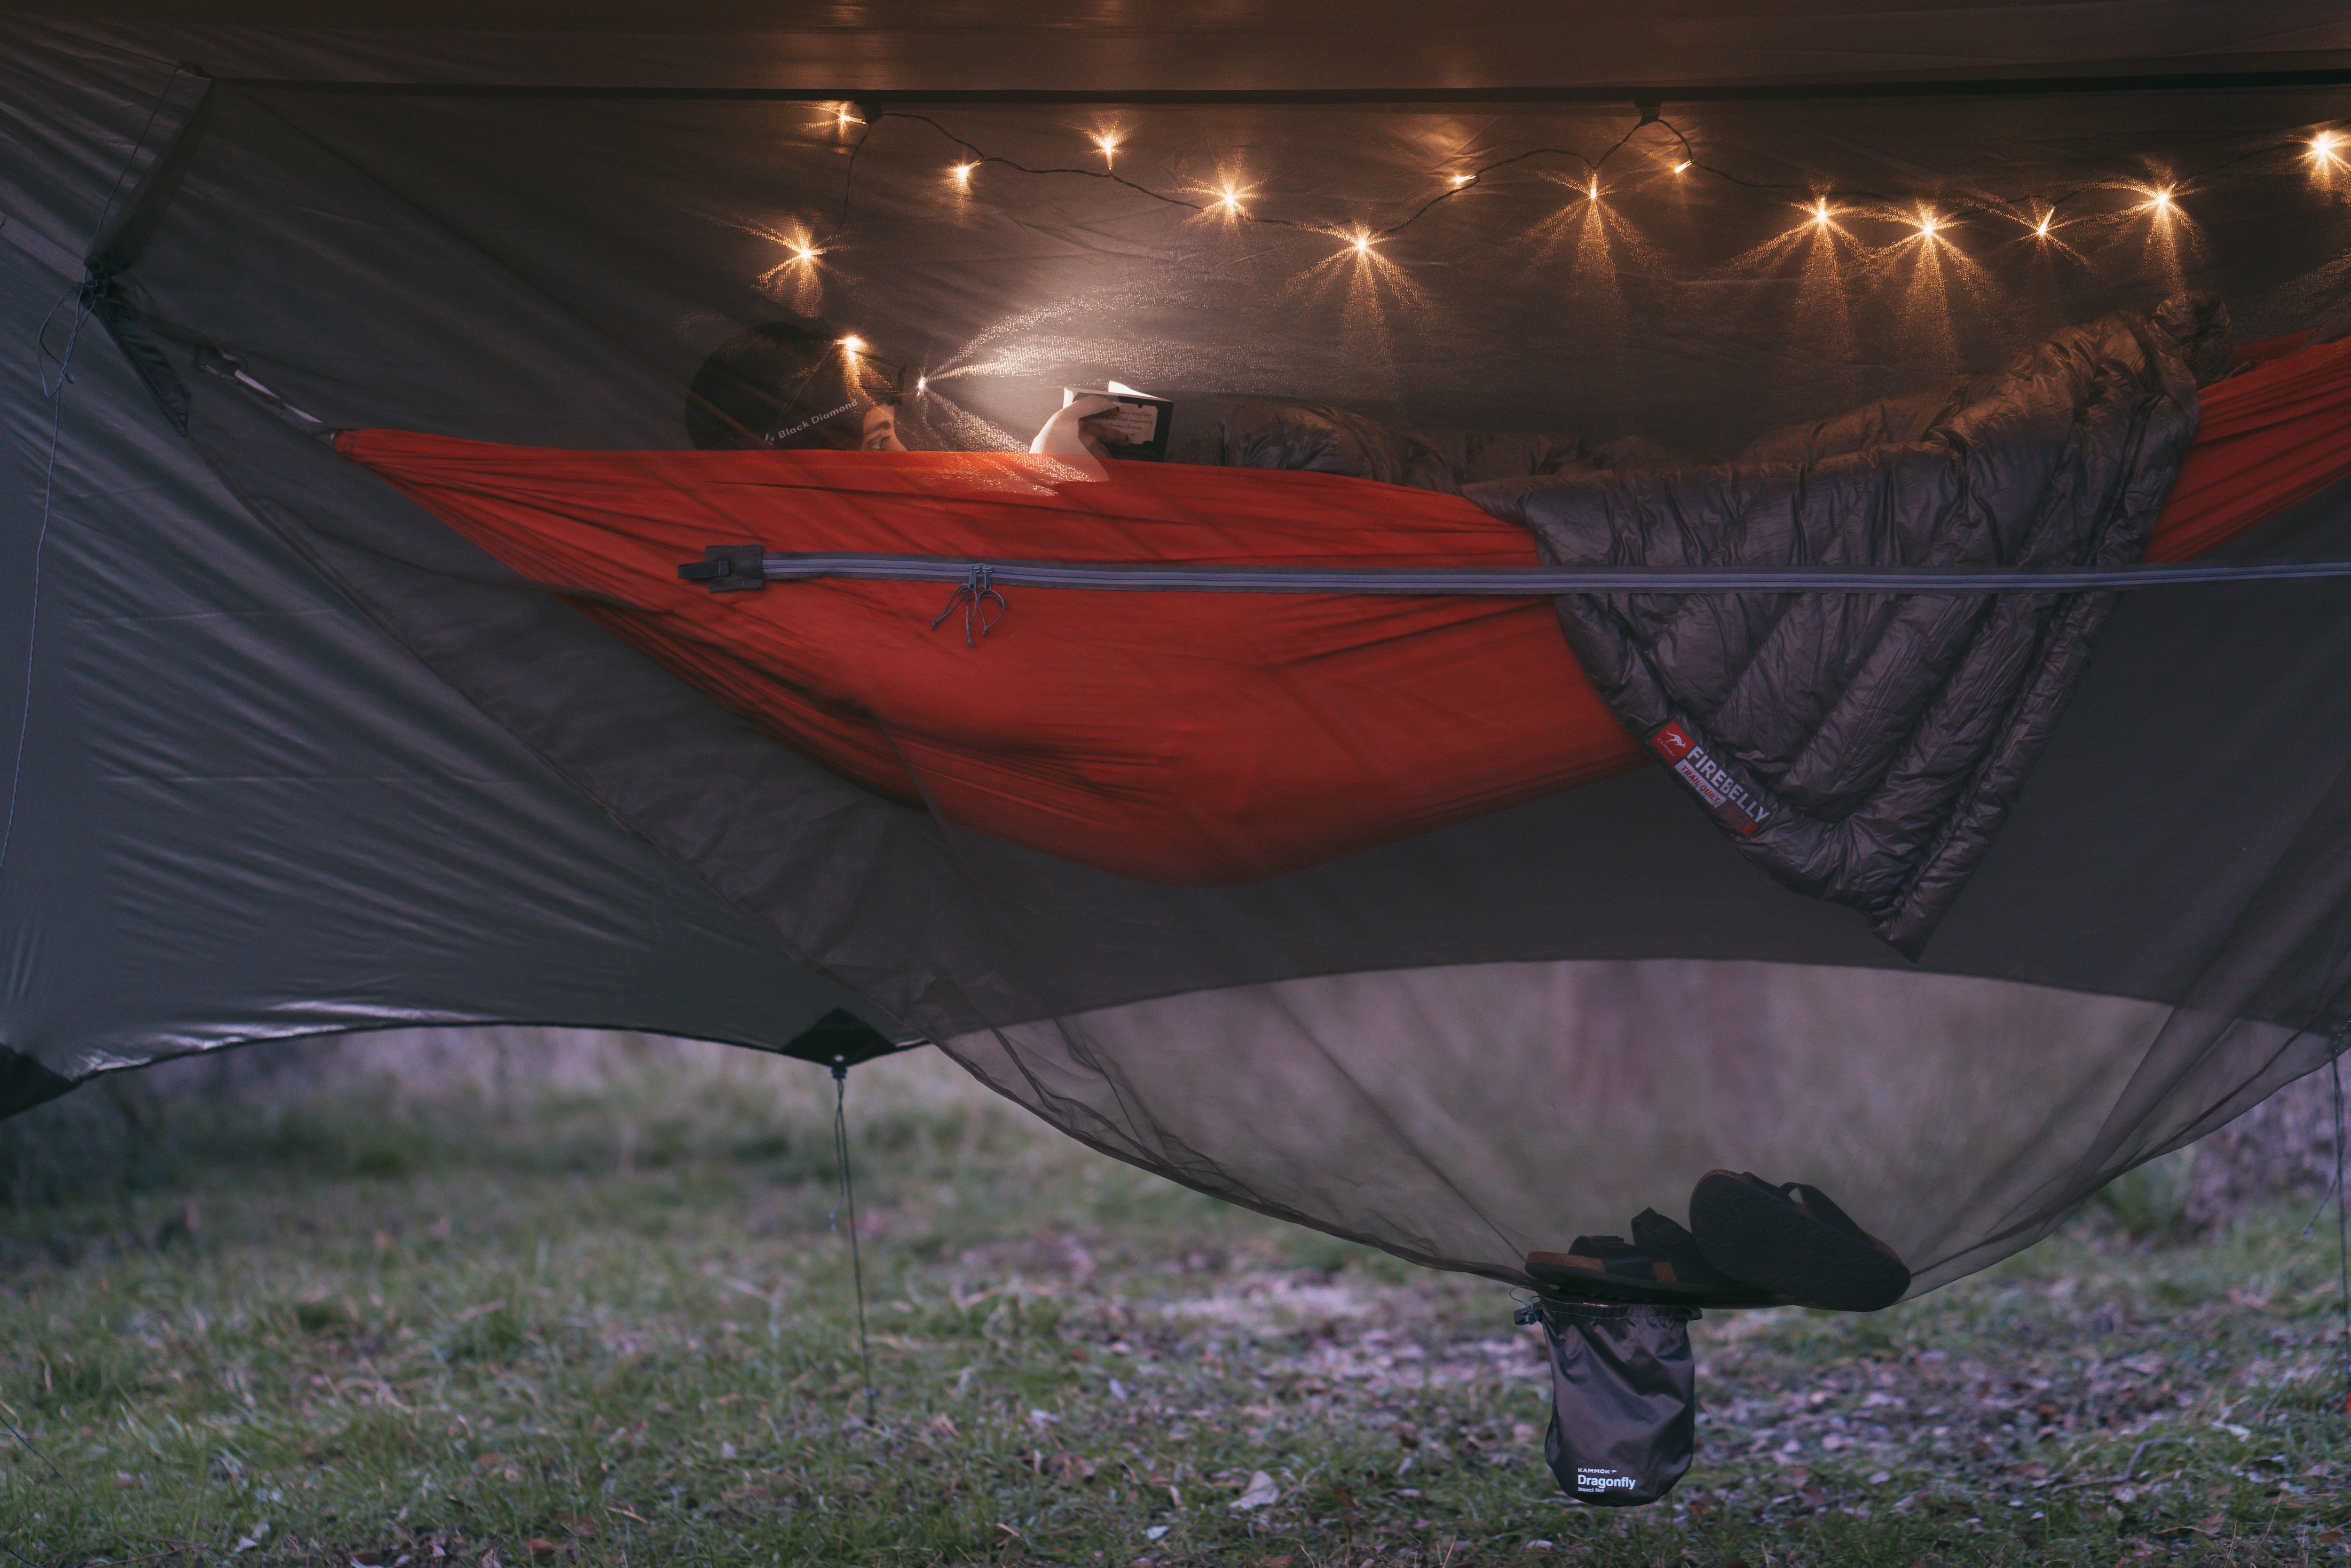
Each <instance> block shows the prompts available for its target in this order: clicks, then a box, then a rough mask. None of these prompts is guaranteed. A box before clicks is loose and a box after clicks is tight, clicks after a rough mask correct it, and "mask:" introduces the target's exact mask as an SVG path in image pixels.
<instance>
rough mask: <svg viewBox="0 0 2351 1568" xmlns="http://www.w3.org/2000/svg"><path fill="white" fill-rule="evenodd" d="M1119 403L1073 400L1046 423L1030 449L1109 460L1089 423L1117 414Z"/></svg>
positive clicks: (1103, 398)
mask: <svg viewBox="0 0 2351 1568" xmlns="http://www.w3.org/2000/svg"><path fill="white" fill-rule="evenodd" d="M1117 408H1118V404H1117V403H1115V402H1112V401H1111V400H1110V399H1109V398H1106V397H1081V398H1072V399H1071V400H1070V401H1069V402H1066V403H1064V404H1062V405H1061V411H1060V412H1059V413H1055V414H1054V415H1053V417H1052V418H1050V419H1049V420H1047V421H1046V422H1045V427H1044V428H1043V429H1042V430H1040V431H1039V432H1038V433H1037V439H1036V440H1034V441H1032V442H1030V443H1029V451H1031V452H1035V453H1040V454H1045V455H1051V456H1055V457H1107V456H1108V455H1110V454H1109V453H1108V452H1107V451H1106V450H1104V448H1103V446H1102V442H1101V441H1100V440H1099V439H1098V438H1097V437H1096V436H1095V434H1094V433H1093V432H1092V431H1091V430H1088V429H1087V428H1086V423H1085V422H1086V421H1088V420H1090V419H1093V418H1097V417H1099V416H1100V415H1102V414H1105V413H1114V412H1115V411H1116V410H1117Z"/></svg>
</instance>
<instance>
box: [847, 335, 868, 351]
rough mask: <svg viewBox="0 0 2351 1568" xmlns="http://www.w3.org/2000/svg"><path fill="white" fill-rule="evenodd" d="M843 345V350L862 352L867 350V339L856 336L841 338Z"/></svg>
mask: <svg viewBox="0 0 2351 1568" xmlns="http://www.w3.org/2000/svg"><path fill="white" fill-rule="evenodd" d="M841 350H842V351H843V352H846V353H852V354H862V353H863V352H864V351H865V340H864V339H862V338H859V337H854V336H852V337H847V338H843V339H842V340H841Z"/></svg>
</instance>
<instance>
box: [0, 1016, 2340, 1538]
mask: <svg viewBox="0 0 2351 1568" xmlns="http://www.w3.org/2000/svg"><path fill="white" fill-rule="evenodd" d="M639 1054H640V1057H641V1059H631V1060H627V1061H620V1062H619V1063H618V1064H617V1065H615V1066H613V1067H612V1068H611V1071H606V1072H604V1073H602V1074H601V1077H599V1078H598V1079H597V1080H596V1081H595V1082H588V1083H583V1084H576V1085H573V1086H571V1087H569V1088H562V1089H557V1090H550V1091H548V1092H529V1093H521V1094H516V1093H512V1092H507V1093H499V1092H489V1091H488V1090H486V1089H484V1088H483V1087H482V1086H480V1085H478V1084H476V1085H474V1086H471V1087H461V1088H460V1089H459V1090H455V1091H451V1092H444V1093H437V1094H413V1095H410V1096H408V1097H405V1098H403V1097H402V1095H401V1094H399V1093H396V1092H392V1091H391V1089H390V1088H389V1086H386V1085H381V1084H379V1085H373V1086H370V1085H368V1084H366V1083H364V1082H351V1083H345V1084H342V1085H340V1087H334V1086H330V1087H329V1088H328V1089H324V1090H318V1091H315V1092H303V1093H298V1094H290V1095H289V1094H279V1095H275V1096H273V1099H272V1102H271V1104H270V1106H269V1108H268V1109H266V1111H265V1110H263V1109H259V1108H256V1107H254V1106H252V1105H249V1104H242V1103H238V1102H235V1101H234V1100H232V1101H228V1102H225V1103H224V1102H220V1101H218V1100H204V1099H200V1098H196V1097H183V1098H182V1099H177V1100H175V1099H172V1098H170V1097H168V1096H149V1097H146V1098H143V1099H140V1100H138V1101H136V1102H135V1103H134V1102H129V1101H126V1102H122V1103H112V1102H109V1101H108V1100H107V1099H106V1098H105V1097H103V1096H97V1097H91V1098H89V1099H87V1100H83V1099H81V1097H75V1098H71V1099H68V1101H65V1102H60V1103H57V1105H55V1106H52V1107H48V1108H46V1109H45V1110H44V1111H42V1112H38V1113H34V1114H33V1115H32V1116H30V1117H27V1118H24V1119H20V1121H19V1122H17V1123H15V1124H6V1125H5V1129H4V1130H5V1137H0V1174H8V1175H9V1179H10V1180H12V1181H13V1182H14V1183H15V1184H16V1199H15V1201H14V1202H13V1203H11V1204H10V1205H9V1206H7V1207H0V1416H5V1421H6V1423H7V1425H8V1430H7V1431H6V1432H5V1433H0V1545H5V1549H6V1551H7V1552H9V1553H11V1554H12V1556H13V1559H14V1560H15V1561H17V1562H22V1563H35V1564H40V1565H42V1568H48V1565H50V1564H57V1563H94V1562H99V1561H106V1562H112V1563H129V1562H133V1561H138V1562H145V1563H159V1564H171V1563H186V1564H199V1563H202V1564H219V1563H238V1564H258V1563H332V1564H336V1565H338V1568H340V1565H341V1564H344V1563H351V1562H354V1561H356V1562H359V1563H384V1564H395V1563H412V1564H417V1565H423V1564H430V1563H460V1564H464V1565H465V1568H481V1565H483V1564H496V1565H497V1568H518V1565H520V1564H525V1563H566V1564H568V1563H611V1564H620V1563H637V1564H654V1563H723V1564H735V1563H761V1564H765V1563H824V1564H877V1565H878V1564H900V1563H905V1564H928V1563H991V1564H994V1563H1011V1562H1024V1561H1028V1562H1039V1563H1073V1564H1079V1563H1082V1564H1092V1563H1108V1564H1117V1565H1120V1568H1126V1565H1129V1564H1133V1563H1139V1562H1146V1561H1147V1562H1149V1563H1154V1564H1158V1565H1164V1568H1174V1565H1176V1564H1186V1563H1265V1564H1269V1565H1274V1568H1280V1565H1283V1564H1287V1565H1289V1568H1322V1565H1324V1564H1339V1563H1346V1564H1358V1563H1427V1564H1445V1565H1447V1568H1453V1565H1456V1564H1468V1563H1505V1562H1507V1563H1527V1564H1533V1563H1541V1562H1550V1561H1578V1562H1586V1561H1588V1562H1593V1563H1625V1564H1644V1565H1646V1564H1653V1563H1674V1564H1680V1563H1698V1564H1729V1563H1746V1564H1749V1565H1751V1568H1762V1565H1764V1564H1766V1563H1769V1564H1773V1565H1787V1564H1794V1563H1816V1564H1828V1563H1836V1564H1844V1563H1854V1564H1864V1565H1867V1564H1886V1565H1889V1568H1895V1565H1898V1568H1911V1565H1913V1564H1917V1563H1937V1564H1960V1563H2043V1562H2062V1563H2076V1562H2081V1563H2116V1562H2136V1561H2140V1560H2147V1561H2162V1562H2172V1561H2188V1562H2199V1563H2222V1562H2228V1563H2304V1562H2333V1561H2337V1560H2339V1559H2340V1558H2342V1557H2343V1556H2344V1555H2345V1554H2346V1547H2345V1545H2344V1543H2343V1531H2344V1529H2345V1526H2346V1521H2351V1490H2339V1489H2340V1487H2341V1483H2342V1481H2343V1479H2344V1477H2345V1475H2346V1471H2351V1449H2346V1443H2345V1428H2346V1417H2345V1413H2344V1403H2343V1384H2342V1375H2341V1372H2340V1370H2339V1364H2340V1357H2341V1354H2342V1350H2343V1346H2342V1343H2341V1341H2340V1339H2339V1337H2338V1333H2337V1329H2336V1323H2337V1321H2338V1319H2337V1313H2338V1311H2339V1308H2338V1304H2337V1300H2336V1294H2335V1291H2336V1275H2335V1250H2334V1247H2333V1235H2332V1229H2333V1228H2332V1223H2331V1219H2330V1221H2329V1222H2327V1223H2325V1224H2323V1225H2321V1226H2320V1227H2319V1228H2318V1229H2316V1230H2314V1231H2313V1232H2312V1233H2311V1235H2310V1237H2309V1238H2308V1239H2303V1238H2302V1237H2301V1236H2300V1235H2299V1234H2298V1232H2299V1231H2300V1230H2301V1228H2302V1224H2303V1221H2304V1219H2306V1218H2308V1217H2307V1214H2306V1213H2300V1214H2295V1215H2293V1216H2291V1217H2289V1216H2286V1215H2284V1214H2283V1213H2280V1214H2277V1215H2273V1216H2268V1217H2264V1218H2258V1219H2255V1220H2252V1221H2249V1222H2248V1223H2246V1224H2244V1225H2242V1226H2241V1227H2239V1228H2236V1229H2235V1230H2233V1231H2231V1232H2230V1233H2229V1234H2227V1235H2225V1236H2222V1237H2220V1238H2219V1239H2214V1240H2212V1241H2210V1242H2207V1243H2203V1244H2199V1245H2151V1244H2148V1243H2147V1242H2144V1241H2139V1240H2135V1239H2132V1237H2131V1235H2130V1231H2131V1229H2132V1228H2134V1224H2133V1223H2126V1219H2127V1218H2128V1217H2127V1216H2124V1215H2122V1214H2121V1213H2120V1212H2119V1211H2116V1212H2114V1213H2108V1214H2105V1215H2093V1216H2090V1217H2087V1218H2085V1219H2084V1220H2083V1221H2080V1222H2077V1223H2076V1224H2075V1225H2074V1226H2073V1227H2072V1228H2069V1229H2068V1230H2067V1231H2066V1232H2064V1234H2062V1235H2061V1236H2060V1237H2058V1238H2056V1239H2053V1241H2051V1242H2049V1243H2046V1244H2044V1245H2043V1246H2042V1247H2040V1248H2037V1249H2034V1250H2033V1251H2032V1252H2030V1253H2028V1254H2026V1255H2024V1256H2023V1257H2022V1258H2019V1259H2016V1260H2011V1262H2010V1263H2008V1264H2006V1265H2004V1266H2002V1267H2001V1268H1999V1269H1997V1270H1991V1272H1989V1273H1988V1274H1986V1275H1983V1276H1980V1277H1978V1278H1976V1279H1974V1280H1970V1281H1965V1282H1963V1283H1961V1284H1960V1285H1958V1286H1955V1287H1952V1288H1950V1289H1949V1290H1945V1291H1939V1292H1938V1293H1936V1294H1935V1295H1933V1296H1930V1297H1928V1298H1927V1299H1925V1300H1923V1301H1917V1302H1915V1303H1911V1304H1908V1305H1906V1306H1903V1307H1899V1308H1896V1309H1895V1310H1893V1311H1890V1312H1885V1313H1882V1314H1878V1315H1876V1316H1872V1317H1854V1318H1848V1317H1840V1316H1834V1315H1829V1314H1819V1313H1811V1312H1796V1311H1787V1312H1761V1313H1745V1314H1718V1315H1715V1316H1712V1317H1709V1318H1708V1320H1707V1321H1706V1322H1702V1323H1700V1324H1698V1325H1697V1326H1696V1329H1695V1331H1694V1333H1695V1338H1696V1340H1697V1343H1698V1354H1699V1358H1700V1388H1701V1392H1702V1395H1703V1397H1704V1398H1705V1401H1706V1405H1705V1411H1704V1414H1703V1416H1702V1417H1701V1422H1702V1424H1701V1427H1700V1428H1699V1431H1700V1452H1699V1456H1698V1462H1697V1464H1696V1465H1695V1467H1694V1468H1693V1469H1692V1470H1691V1472H1690V1474H1689V1476H1688V1477H1687V1479H1685V1480H1684V1482H1683V1483H1682V1486H1681V1487H1680V1489H1679V1490H1677V1492H1676V1493H1675V1494H1674V1496H1673V1497H1672V1498H1671V1499H1670V1500H1668V1501H1667V1503H1666V1504H1663V1505H1660V1506H1658V1507H1656V1508H1652V1509H1647V1510H1639V1511H1603V1510H1592V1509H1586V1508H1582V1507H1579V1506H1576V1505H1573V1504H1571V1503H1569V1502H1567V1501H1566V1500H1563V1499H1562V1497H1561V1495H1560V1493H1559V1491H1558V1489H1557V1487H1556V1485H1555V1483H1554V1482H1553V1481H1552V1479H1551V1477H1550V1475H1549V1473H1548V1472H1547V1470H1546V1469H1544V1466H1543V1463H1542V1458H1541V1426H1542V1422H1543V1419H1544V1416H1545V1414H1546V1412H1547V1398H1548V1394H1547V1385H1546V1383H1545V1379H1544V1372H1543V1366H1542V1363H1541V1356H1540V1351H1539V1345H1538V1343H1536V1342H1535V1341H1534V1340H1533V1339H1532V1337H1531V1331H1527V1330H1520V1329H1515V1328H1513V1327H1511V1326H1510V1306H1511V1301H1510V1297H1509V1293H1508V1292H1507V1291H1503V1290H1501V1289H1499V1287H1496V1286H1493V1285H1491V1284H1489V1283H1486V1282H1482V1281H1468V1280H1461V1279H1457V1278H1451V1277H1445V1276H1437V1275H1433V1274H1428V1273H1426V1272H1423V1271H1420V1270H1413V1269H1410V1268H1407V1267H1406V1266H1405V1265H1402V1264H1399V1263H1396V1262H1395V1261H1394V1260H1390V1259H1387V1258H1385V1257H1384V1256H1383V1255H1379V1254H1374V1253H1370V1252H1366V1251H1364V1250H1363V1249H1357V1248H1353V1247H1350V1246H1346V1245H1343V1244H1341V1243H1337V1242H1334V1241H1332V1240H1330V1239H1327V1238H1322V1237H1320V1236H1317V1235H1315V1234H1312V1233H1309V1232H1304V1231H1300V1230H1297V1229H1294V1228H1290V1227H1286V1226H1282V1225H1279V1224H1276V1223H1273V1222H1271V1221H1267V1220H1263V1219H1260V1218H1256V1217H1254V1216H1250V1215H1247V1214H1244V1213H1241V1212H1239V1211H1237V1210H1233V1209H1230V1208H1228V1207H1222V1206H1219V1205H1217V1204H1215V1203H1212V1202H1210V1201H1208V1200H1207V1199H1204V1198H1200V1197H1196V1196H1195V1195H1193V1194H1190V1193H1187V1192H1185V1191H1183V1190H1181V1189H1178V1188H1175V1187H1174V1186H1169V1185H1168V1184H1166V1183H1164V1182H1161V1181H1158V1180H1156V1179H1155V1178H1151V1177H1147V1176H1143V1175H1141V1174H1140V1173H1137V1172H1134V1171H1132V1170H1129V1169H1127V1168H1126V1167H1124V1166H1118V1165H1115V1164H1113V1163H1112V1162H1109V1161H1106V1160H1103V1159H1102V1158H1099V1157H1097V1156H1095V1155H1091V1154H1089V1153H1087V1152H1086V1151H1084V1150H1081V1149H1079V1148H1077V1147H1076V1146H1074V1145H1070V1144H1069V1143H1067V1142H1066V1141H1063V1140H1061V1139H1060V1138H1059V1137H1057V1136H1056V1135H1054V1134H1050V1133H1047V1132H1045V1131H1043V1130H1042V1129H1041V1128H1039V1127H1038V1126H1036V1125H1035V1124H1033V1123H1030V1122H1029V1121H1027V1120H1026V1119H1025V1118H1024V1117H1023V1116H1022V1115H1021V1113H1019V1112H1017V1111H1014V1110H1012V1109H1010V1108H1009V1107H1007V1106H1004V1105H1002V1104H1001V1103H998V1102H996V1101H995V1100H993V1099H992V1098H991V1097H989V1096H987V1095H986V1094H985V1093H984V1092H980V1091H978V1090H977V1089H976V1088H975V1087H973V1086H972V1085H970V1084H969V1083H968V1082H967V1081H965V1080H963V1079H961V1078H960V1077H959V1076H958V1075H957V1074H956V1073H955V1072H954V1071H953V1070H952V1069H951V1068H950V1067H949V1066H948V1065H947V1064H946V1063H945V1062H943V1061H939V1060H937V1059H936V1058H935V1057H932V1056H925V1057H909V1058H904V1059H899V1060H895V1061H884V1062H878V1063H874V1064H872V1065H870V1066H868V1067H865V1068H862V1069H860V1070H859V1071H858V1072H857V1073H856V1074H855V1076H854V1079H853V1081H852V1084H851V1090H850V1106H849V1109H850V1122H851V1124H852V1129H853V1142H854V1147H855V1159H856V1163H857V1171H858V1197H859V1204H860V1220H861V1229H862V1233H863V1236H864V1239H865V1246H864V1263H865V1270H866V1282H867V1286H868V1292H869V1300H870V1302H871V1310H872V1322H871V1339H872V1365H873V1387H874V1404H873V1407H872V1408H873V1414H872V1416H870V1417H869V1416H868V1413H867V1406H866V1403H865V1398H864V1394H863V1387H864V1380H863V1377H862V1373H861V1366H860V1358H859V1354H858V1342H857V1333H856V1326H855V1319H854V1314H853V1312H852V1288H851V1281H850V1264H849V1259H848V1256H847V1248H846V1245H845V1240H844V1239H843V1238H842V1237H841V1235H839V1234H837V1233H836V1232H835V1231H834V1230H833V1228H831V1225H830V1224H829V1218H828V1217H829V1216H830V1215H831V1211H832V1210H833V1207H834V1205H835V1201H836V1192H835V1189H834V1186H833V1185H832V1176H833V1167H832V1160H831V1125H830V1112H831V1103H830V1092H831V1085H830V1083H829V1082H827V1081H826V1080H825V1079H824V1077H823V1075H822V1074H821V1073H820V1072H818V1071H815V1070H813V1069H807V1068H803V1067H800V1066H799V1065H798V1064H793V1063H775V1062H769V1061H764V1060H760V1059H758V1058H753V1057H748V1056H744V1055H739V1054H737V1055H733V1056H726V1055H724V1054H721V1053H717V1052H715V1051H713V1052H703V1051H695V1050H692V1049H690V1048H684V1047H678V1048H670V1049H662V1050H654V1049H652V1048H648V1049H647V1051H643V1052H641V1053H639ZM134 1146H135V1148H136V1150H137V1154H136V1156H135V1157H133V1155H132V1153H131V1150H132V1148H133V1147H134ZM110 1150H111V1151H112V1153H111V1155H110V1154H109V1151H110ZM43 1151H47V1152H46V1153H44V1152H43ZM77 1161H78V1162H79V1163H78V1164H77V1163H76V1162H77ZM2125 1197H2126V1200H2127V1201H2128V1202H2131V1203H2137V1202H2139V1201H2140V1200H2139V1199H2138V1198H2137V1197H2131V1195H2129V1194H2126V1195H2125ZM1269 1492H1270V1493H1271V1494H1273V1495H1272V1496H1271V1499H1270V1500H1267V1494H1268V1493H1269ZM1244 1500H1248V1502H1249V1506H1243V1502H1244Z"/></svg>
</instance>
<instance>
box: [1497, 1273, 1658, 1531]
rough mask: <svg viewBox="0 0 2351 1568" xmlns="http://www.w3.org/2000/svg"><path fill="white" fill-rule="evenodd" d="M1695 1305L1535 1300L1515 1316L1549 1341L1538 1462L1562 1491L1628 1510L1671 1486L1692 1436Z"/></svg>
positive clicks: (1602, 1505)
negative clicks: (1546, 1409) (1547, 1395)
mask: <svg viewBox="0 0 2351 1568" xmlns="http://www.w3.org/2000/svg"><path fill="white" fill-rule="evenodd" d="M1698 1315H1699V1314H1698V1309H1697V1308H1695V1307H1649V1306H1599V1305H1592V1304H1586V1303H1583V1302H1573V1301H1551V1300H1548V1299H1546V1300H1542V1301H1533V1302H1531V1303H1529V1304H1528V1305H1526V1306H1523V1307H1520V1309H1519V1312H1518V1321H1519V1322H1521V1323H1541V1325H1542V1331H1543V1334H1544V1336H1545V1337H1546V1338H1547V1339H1549V1340H1550V1341H1551V1427H1550V1429H1549V1430H1548V1431H1546V1432H1544V1434H1543V1458H1545V1459H1546V1460H1548V1461H1549V1462H1550V1464H1551V1473H1552V1474H1553V1475H1555V1476H1557V1477H1558V1478H1559V1484H1560V1485H1561V1486H1562V1487H1563V1488H1565V1489H1566V1490H1567V1492H1568V1495H1569V1496H1571V1497H1573V1498H1576V1499H1579V1500H1582V1501H1584V1502H1588V1503H1591V1504H1592V1505H1593V1506H1594V1507H1597V1508H1635V1507H1638V1506H1639V1505H1640V1504H1642V1503H1645V1502H1655V1501H1656V1500H1658V1499H1659V1498H1661V1497H1664V1496H1665V1495H1666V1494H1667V1492H1669V1491H1671V1490H1674V1483H1675V1482H1676V1481H1677V1480H1679V1479H1682V1472H1683V1471H1684V1470H1687V1469H1689V1462H1690V1450H1691V1449H1692V1448H1695V1447H1696V1446H1697V1442H1698V1367H1697V1364H1695V1363H1694V1362H1693V1361H1692V1360H1691V1358H1690V1343H1689V1322H1690V1320H1691V1319H1692V1318H1695V1317H1697V1316H1698Z"/></svg>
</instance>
